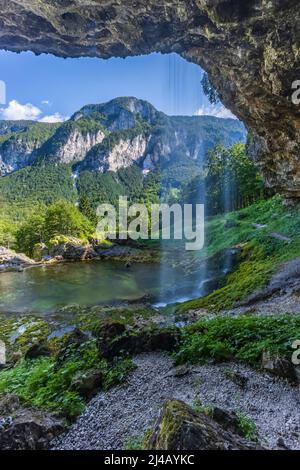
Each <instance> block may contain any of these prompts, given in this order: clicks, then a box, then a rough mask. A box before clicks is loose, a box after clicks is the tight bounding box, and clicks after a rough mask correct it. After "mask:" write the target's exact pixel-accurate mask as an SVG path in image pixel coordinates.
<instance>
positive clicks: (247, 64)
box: [0, 0, 300, 200]
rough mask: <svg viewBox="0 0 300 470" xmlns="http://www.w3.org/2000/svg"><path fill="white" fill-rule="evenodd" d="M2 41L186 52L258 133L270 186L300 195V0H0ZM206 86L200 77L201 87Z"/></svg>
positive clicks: (38, 47)
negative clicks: (297, 88)
mask: <svg viewBox="0 0 300 470" xmlns="http://www.w3.org/2000/svg"><path fill="white" fill-rule="evenodd" d="M0 48H2V49H7V50H11V51H23V50H31V51H34V52H35V53H42V52H49V53H52V54H55V55H58V56H63V57H67V56H68V57H79V56H91V57H93V56H97V57H102V58H109V57H113V56H118V57H126V56H128V55H138V54H147V53H150V52H154V51H160V52H165V53H168V52H177V53H179V54H181V55H182V56H183V57H185V58H186V59H188V60H190V61H192V62H195V63H197V64H199V65H201V67H203V68H204V69H205V70H206V71H207V72H208V73H209V76H210V80H211V82H212V83H213V85H214V86H215V88H216V89H217V90H218V92H219V94H220V97H221V99H222V101H223V103H224V104H225V106H226V107H228V108H229V109H231V110H232V111H233V112H234V113H235V114H236V115H237V116H238V117H239V118H240V119H241V120H242V121H243V122H244V123H245V124H246V125H247V127H248V129H249V130H250V131H251V139H250V140H251V141H250V145H249V149H250V153H251V154H252V155H253V157H254V158H255V159H256V161H257V162H258V164H259V165H260V166H261V168H262V170H263V173H264V176H265V180H266V183H267V184H268V185H269V186H272V187H274V188H275V189H276V190H277V191H279V192H281V193H282V194H284V195H285V197H286V198H287V199H289V200H293V199H295V198H296V199H297V198H300V105H298V106H297V105H295V104H293V103H292V100H291V96H292V88H291V87H292V83H293V81H295V80H300V5H299V1H298V0H164V1H162V0H127V1H119V0H48V1H42V0H0ZM199 86H200V84H199Z"/></svg>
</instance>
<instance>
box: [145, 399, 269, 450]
mask: <svg viewBox="0 0 300 470" xmlns="http://www.w3.org/2000/svg"><path fill="white" fill-rule="evenodd" d="M219 415H220V413H219ZM222 421H223V423H222V425H221V424H219V423H218V422H217V421H216V420H215V419H214V418H213V417H212V416H209V415H207V414H205V413H197V412H196V411H194V410H193V409H192V408H191V407H190V406H188V405H187V404H185V403H183V402H182V401H178V400H168V401H166V402H165V404H164V406H163V408H162V410H161V412H160V414H159V417H158V419H157V422H156V424H155V426H154V430H153V432H152V434H151V436H150V438H149V440H148V442H147V444H146V448H147V450H173V451H174V450H179V451H181V450H262V449H263V447H262V446H261V445H260V444H258V443H256V442H251V441H247V440H246V439H244V438H243V437H241V436H240V435H238V434H236V433H235V432H232V430H231V428H232V426H231V425H230V426H229V425H228V420H227V418H226V420H224V419H223V418H222ZM226 426H227V428H228V429H226ZM232 429H235V428H234V427H233V428H232Z"/></svg>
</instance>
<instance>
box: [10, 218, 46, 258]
mask: <svg viewBox="0 0 300 470" xmlns="http://www.w3.org/2000/svg"><path fill="white" fill-rule="evenodd" d="M44 242H45V218H44V216H43V215H33V216H31V217H30V218H29V219H28V221H27V222H25V223H24V224H23V225H22V226H21V227H20V228H19V230H18V231H17V233H16V247H17V250H18V251H22V252H24V253H26V254H27V255H29V256H32V253H33V247H34V245H35V244H36V243H44Z"/></svg>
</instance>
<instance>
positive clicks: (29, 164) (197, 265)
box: [0, 52, 255, 305]
mask: <svg viewBox="0 0 300 470" xmlns="http://www.w3.org/2000/svg"><path fill="white" fill-rule="evenodd" d="M1 65H2V66H1ZM0 69H1V70H2V73H3V76H1V77H0V79H1V80H2V81H3V83H5V85H6V94H7V96H6V103H4V104H2V105H1V108H0V137H1V138H0V146H1V148H0V155H1V157H0V171H1V180H0V183H1V181H2V186H1V184H0V192H1V191H2V192H1V194H0V197H1V200H3V204H2V207H1V213H0V217H1V218H2V222H3V231H2V233H1V234H0V236H1V237H2V239H1V242H0V244H1V245H2V244H3V245H6V246H7V247H8V246H12V247H14V246H16V243H18V244H19V245H18V246H19V248H20V249H21V250H22V251H24V252H25V253H26V254H27V255H29V256H31V257H34V258H35V259H40V258H42V259H48V258H49V259H51V257H52V256H53V250H52V248H49V243H50V241H51V240H52V238H53V237H54V241H55V242H53V243H54V244H55V246H56V244H58V245H61V244H63V245H64V240H65V242H66V238H65V237H68V236H69V235H70V234H71V236H72V237H75V238H78V237H79V239H80V238H82V237H83V238H84V239H85V240H89V241H91V242H92V244H94V245H95V246H98V244H97V243H98V241H99V240H98V238H97V237H98V233H97V232H96V227H97V221H98V220H97V213H96V211H97V208H98V206H99V204H102V203H109V204H112V205H113V206H114V207H117V205H118V203H119V197H121V196H122V197H124V196H126V197H127V199H128V201H129V202H130V203H138V204H144V205H145V206H146V208H147V210H148V208H149V207H150V205H152V204H158V203H160V202H162V203H164V204H168V205H169V206H174V205H177V206H181V205H182V206H183V205H184V204H190V205H194V206H195V205H196V204H205V205H206V206H207V208H208V209H207V214H206V215H215V214H217V213H220V212H228V211H230V210H233V209H236V208H240V207H242V206H243V204H244V203H245V196H244V195H241V194H240V190H241V182H236V181H235V180H233V172H232V171H231V167H230V164H229V163H228V161H227V160H230V158H233V157H235V156H237V158H236V161H238V160H239V159H242V161H244V159H245V147H244V144H245V141H246V129H245V127H244V126H243V124H242V123H241V122H240V121H238V120H237V119H236V118H235V116H233V115H232V114H231V113H230V112H229V111H228V110H227V109H226V108H225V107H224V106H223V105H222V104H221V103H220V102H218V101H217V100H216V99H215V95H214V90H213V88H212V87H211V85H210V83H209V82H208V80H207V77H206V75H205V74H204V72H203V70H201V68H200V67H199V66H197V65H195V64H192V63H190V62H187V61H186V60H184V59H183V58H182V57H180V56H179V55H177V54H174V53H172V54H168V55H162V54H157V53H153V54H150V55H147V56H138V57H128V58H126V59H108V60H103V59H98V58H77V59H76V58H73V59H71V58H70V59H62V58H58V57H54V56H51V55H41V56H35V55H33V54H32V53H30V52H24V53H21V54H18V55H16V54H15V53H12V52H1V53H0ZM201 84H202V86H201ZM212 102H213V103H212ZM232 146H236V147H235V151H232V152H231V151H230V150H228V149H230V148H231V147H232ZM210 155H212V159H211V157H210ZM210 159H211V161H212V162H219V163H220V165H215V164H214V165H212V167H211V168H209V166H208V163H209V162H210ZM207 175H208V176H209V178H208V179H207ZM1 188H2V189H1ZM233 189H234V191H233ZM252 193H253V197H254V196H255V188H254V189H253V188H252ZM247 197H248V195H247ZM49 211H50V212H49ZM33 213H36V214H35V215H34V217H35V216H37V219H35V218H34V217H33ZM53 213H54V214H56V216H55V221H56V222H55V223H57V217H58V215H57V214H60V215H59V217H61V219H62V220H61V222H63V224H62V226H59V228H57V227H56V226H53V227H52V228H53V230H54V232H53V234H52V235H53V237H52V238H49V237H50V235H48V233H49V229H48V226H47V227H46V226H45V224H48V222H47V223H46V222H45V220H46V221H48V220H49V217H50V219H51V217H52V216H53ZM62 214H64V216H62ZM172 216H173V212H172ZM64 217H65V219H66V220H69V222H70V224H69V225H68V224H67V223H65V222H64V220H63V219H64ZM20 220H21V221H22V223H20ZM175 222H176V221H175V220H173V219H172V220H171V228H172V229H173V226H175V225H176V224H175ZM30 224H33V225H34V227H37V229H35V231H34V233H31V228H30ZM78 224H79V225H80V224H83V225H80V227H82V230H81V229H80V230H79V229H78V227H77V225H78ZM54 225H55V224H54ZM74 226H75V229H74ZM1 227H2V226H1V225H0V228H1ZM76 227H77V228H76ZM44 229H45V230H44ZM23 230H25V234H24V232H23ZM27 230H29V233H30V236H29V235H28V234H27V232H26V231H27ZM51 230H52V229H51ZM70 231H71V232H70ZM125 231H127V228H126V229H125ZM173 232H174V231H173ZM173 232H172V230H171V239H170V240H163V241H162V240H158V241H157V242H156V245H155V242H154V246H155V248H157V247H158V246H159V252H160V253H161V255H162V260H161V267H160V270H159V276H157V271H155V270H154V272H155V273H156V274H155V276H153V278H151V276H150V278H149V274H148V271H149V270H147V269H145V273H144V275H143V276H142V279H144V282H145V283H146V282H148V281H149V284H151V288H150V290H151V292H153V291H155V287H156V289H157V290H156V293H155V294H153V293H152V295H153V297H155V300H156V301H157V304H159V305H161V304H164V303H169V302H171V301H181V300H185V299H188V298H191V297H199V295H203V294H204V293H207V292H208V291H211V289H213V288H215V287H216V285H217V284H216V282H219V281H218V277H220V276H219V274H220V273H221V277H222V276H223V272H225V271H226V272H227V271H230V270H231V265H232V260H231V255H229V256H227V255H226V256H225V255H224V259H222V260H221V261H220V263H218V264H217V265H216V266H213V267H212V266H207V265H206V263H205V262H203V259H204V258H205V256H204V255H203V253H201V254H200V255H199V257H197V256H195V257H194V259H190V258H191V257H190V256H189V255H187V253H186V248H185V246H186V245H185V242H186V240H180V241H179V242H178V243H177V242H176V243H177V245H176V246H177V248H176V249H175V250H172V249H171V251H170V247H171V246H172V243H174V241H176V240H177V239H176V236H175V233H173ZM51 233H52V232H51ZM183 233H185V232H184V231H183ZM126 239H127V238H126ZM150 241H151V240H150ZM181 241H182V242H183V244H180V242H181ZM56 242H57V243H56ZM51 243H52V241H51ZM78 243H79V242H78ZM126 243H127V244H128V242H126ZM145 243H146V242H145ZM71 245H72V243H71ZM146 245H147V243H146ZM146 248H147V249H149V246H146ZM74 250H75V251H72V250H71V251H72V253H69V255H68V256H70V257H71V258H72V256H74V253H75V252H76V249H75V248H74ZM56 255H57V256H61V254H60V252H59V249H58V248H57V251H56ZM94 255H95V250H94V249H90V251H87V254H86V255H85V256H88V257H93V256H94ZM63 256H64V253H63ZM76 256H77V255H76ZM78 256H79V255H78ZM79 257H80V256H79ZM187 259H190V262H187ZM189 263H190V264H189ZM188 265H190V266H192V269H191V270H189V269H187V266H188ZM170 266H172V267H173V268H174V269H173V268H172V269H170ZM126 267H127V268H128V269H130V268H131V267H132V263H131V262H130V261H128V263H127V262H126ZM135 275H136V273H135V274H134V276H135ZM147 279H148V281H147ZM216 279H217V281H216ZM118 282H119V281H118ZM123 282H124V279H123V277H122V283H123ZM131 282H132V284H133V285H134V286H135V287H132V286H131V287H130V286H129V288H128V291H127V290H126V289H125V290H126V292H127V294H126V295H128V292H130V291H131V289H133V290H134V292H135V291H136V290H137V287H136V284H138V281H137V280H136V279H131ZM155 283H156V284H155ZM153 284H154V285H153ZM157 284H158V285H157ZM91 285H94V284H93V283H91ZM143 287H144V286H143ZM119 288H120V290H121V291H122V295H124V289H123V290H122V289H121V286H119ZM54 291H55V292H56V290H55V289H54ZM58 291H59V289H58ZM117 291H118V289H117ZM55 292H53V293H52V295H53V296H54V298H56V294H55ZM120 295H121V294H120ZM91 297H93V295H92V294H91ZM83 298H84V299H86V295H85V294H84V295H83ZM50 303H51V302H50Z"/></svg>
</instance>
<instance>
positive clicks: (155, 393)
mask: <svg viewBox="0 0 300 470" xmlns="http://www.w3.org/2000/svg"><path fill="white" fill-rule="evenodd" d="M134 361H135V363H136V365H137V368H136V370H135V371H134V372H132V373H131V374H130V376H129V377H128V381H127V382H126V383H124V384H122V385H120V386H118V387H116V388H113V389H112V390H110V391H108V392H106V393H99V394H98V395H97V396H96V397H94V399H93V400H92V401H90V403H89V404H88V406H87V408H86V411H85V412H84V413H83V414H82V415H81V416H80V417H79V419H78V420H77V421H76V423H75V424H74V425H73V426H72V427H71V428H70V429H69V430H68V432H67V433H65V434H63V435H61V436H60V437H59V438H57V439H56V440H55V441H54V442H53V448H56V449H66V450H69V449H78V450H83V449H105V450H117V449H122V448H123V447H124V445H125V444H126V441H127V440H128V438H129V437H132V436H141V435H142V434H143V433H144V432H145V431H146V430H147V429H149V427H151V425H152V424H153V422H154V421H155V418H156V417H157V414H158V411H159V408H160V407H161V406H162V404H163V402H164V401H165V400H166V399H168V398H177V399H181V400H183V401H185V402H188V403H192V402H193V401H194V400H200V401H201V402H202V403H203V404H205V405H215V406H219V407H221V408H224V409H228V410H235V411H240V412H243V413H245V414H247V415H248V416H249V417H251V418H252V419H253V420H254V421H255V423H256V425H257V428H258V431H259V436H260V441H261V442H262V443H263V444H265V445H267V446H269V447H270V448H273V449H276V448H282V447H283V442H284V444H285V446H286V447H288V448H290V449H300V406H299V404H300V395H299V388H298V387H292V386H290V385H288V384H287V383H285V382H284V381H281V380H279V379H277V378H273V377H271V376H269V375H267V374H262V373H258V372H256V371H253V370H252V369H250V368H248V367H244V366H241V365H239V364H233V363H231V364H228V363H227V364H216V365H203V366H194V367H192V368H191V369H189V371H188V372H187V373H186V374H185V375H182V376H177V375H176V374H177V373H178V369H175V368H174V366H173V363H172V361H171V359H170V358H169V357H168V356H166V355H165V354H162V353H151V354H143V355H139V356H136V357H135V359H134ZM228 369H230V371H232V370H234V371H236V372H238V373H239V374H241V375H242V376H244V377H246V378H247V384H246V386H245V387H243V388H242V387H241V386H239V385H237V384H236V383H234V382H233V381H232V380H231V379H229V378H228ZM280 441H281V444H280ZM278 444H279V445H278Z"/></svg>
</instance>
